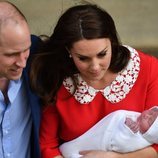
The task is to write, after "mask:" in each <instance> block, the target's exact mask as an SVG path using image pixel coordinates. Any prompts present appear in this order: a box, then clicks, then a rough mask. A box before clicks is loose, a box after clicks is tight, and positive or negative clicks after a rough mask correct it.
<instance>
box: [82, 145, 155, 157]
mask: <svg viewBox="0 0 158 158" xmlns="http://www.w3.org/2000/svg"><path fill="white" fill-rule="evenodd" d="M80 154H81V155H83V156H82V157H81V158H89V157H90V158H101V157H102V158H139V157H141V158H158V153H157V152H156V150H155V149H154V148H152V147H147V148H144V149H141V150H137V151H134V152H130V153H125V154H120V153H116V152H105V151H101V150H100V151H99V150H98V151H97V150H89V151H82V152H80Z"/></svg>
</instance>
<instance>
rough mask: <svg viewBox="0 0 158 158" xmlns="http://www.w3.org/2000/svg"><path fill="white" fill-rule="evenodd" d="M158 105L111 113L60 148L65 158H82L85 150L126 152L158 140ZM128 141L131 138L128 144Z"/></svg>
mask: <svg viewBox="0 0 158 158" xmlns="http://www.w3.org/2000/svg"><path fill="white" fill-rule="evenodd" d="M157 116H158V107H156V106H155V107H153V108H151V109H149V110H145V111H144V112H142V114H141V113H138V112H133V111H126V110H118V111H115V112H112V113H110V114H109V115H107V116H106V117H104V118H103V119H102V120H100V121H99V122H98V123H97V124H96V125H94V126H93V127H92V128H90V129H89V130H88V131H87V132H85V133H84V134H82V135H81V136H79V137H78V138H76V139H74V140H71V141H69V142H65V143H64V144H62V145H61V146H60V147H59V148H60V151H61V153H62V155H63V156H64V157H65V158H79V157H80V156H81V155H80V154H79V151H82V150H105V151H116V152H120V153H127V152H131V151H135V150H139V149H142V148H145V147H147V146H150V145H152V144H155V143H158V138H157V132H158V117H157ZM127 142H130V143H128V144H127Z"/></svg>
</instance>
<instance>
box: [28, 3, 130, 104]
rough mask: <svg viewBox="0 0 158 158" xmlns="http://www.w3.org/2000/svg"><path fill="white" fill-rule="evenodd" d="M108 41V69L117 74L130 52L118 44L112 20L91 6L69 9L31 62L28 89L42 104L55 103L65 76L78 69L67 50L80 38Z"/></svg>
mask: <svg viewBox="0 0 158 158" xmlns="http://www.w3.org/2000/svg"><path fill="white" fill-rule="evenodd" d="M99 38H108V39H110V41H111V47H112V59H111V64H110V67H109V69H110V70H111V71H112V72H114V73H117V72H120V71H121V70H122V69H124V68H125V66H126V65H127V63H128V61H129V58H130V53H129V51H128V49H127V48H125V47H124V46H122V45H121V43H120V41H119V39H118V35H117V31H116V28H115V24H114V21H113V19H112V17H111V16H110V15H109V14H108V13H107V12H106V11H105V10H103V9H102V8H100V7H98V6H97V5H93V4H86V5H78V6H74V7H71V8H69V9H68V10H67V11H65V13H64V14H63V15H62V16H61V17H60V18H59V20H58V22H57V25H56V27H55V29H54V31H53V34H52V35H51V36H50V38H49V40H47V41H46V42H45V43H44V44H43V46H42V48H41V49H40V53H39V54H38V55H36V57H35V58H34V60H33V63H32V69H31V81H32V87H33V89H34V90H36V92H37V93H38V94H39V95H40V97H41V98H42V99H43V101H44V102H45V103H50V102H53V101H55V98H56V93H57V91H58V90H59V88H60V86H61V84H62V82H63V80H64V78H65V77H72V79H73V80H74V82H75V79H74V76H73V75H74V74H76V73H78V70H77V68H76V66H75V64H74V62H73V60H72V58H69V52H68V50H70V49H71V47H72V46H73V44H74V43H75V42H77V41H79V40H82V39H88V40H90V39H99Z"/></svg>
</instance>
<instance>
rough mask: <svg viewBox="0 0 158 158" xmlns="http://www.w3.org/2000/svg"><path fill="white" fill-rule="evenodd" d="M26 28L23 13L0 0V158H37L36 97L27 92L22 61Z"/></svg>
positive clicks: (26, 44) (27, 40)
mask: <svg viewBox="0 0 158 158" xmlns="http://www.w3.org/2000/svg"><path fill="white" fill-rule="evenodd" d="M30 47H31V38H30V30H29V27H28V24H27V21H26V18H25V17H24V15H23V14H22V13H21V12H20V11H19V9H18V8H16V6H14V5H13V4H11V3H10V2H6V1H1V2H0V138H1V139H0V158H7V157H8V158H9V157H10V158H39V157H40V154H39V153H40V152H39V142H38V129H39V124H40V106H39V99H38V98H37V97H36V96H35V95H34V94H33V93H32V92H31V90H30V87H29V82H28V81H29V80H28V76H27V69H26V63H27V60H28V57H29V54H30Z"/></svg>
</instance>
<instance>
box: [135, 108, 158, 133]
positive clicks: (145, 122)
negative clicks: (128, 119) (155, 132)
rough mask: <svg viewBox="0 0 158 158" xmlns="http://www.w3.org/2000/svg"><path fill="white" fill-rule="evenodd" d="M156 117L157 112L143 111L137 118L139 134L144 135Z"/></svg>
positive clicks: (151, 110) (152, 110)
mask: <svg viewBox="0 0 158 158" xmlns="http://www.w3.org/2000/svg"><path fill="white" fill-rule="evenodd" d="M157 116H158V110H154V109H150V110H145V111H144V112H143V113H142V114H141V115H140V117H139V118H138V121H139V128H140V132H141V133H145V132H146V131H147V130H148V129H149V128H150V126H151V125H152V124H153V122H154V121H155V119H156V118H157Z"/></svg>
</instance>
